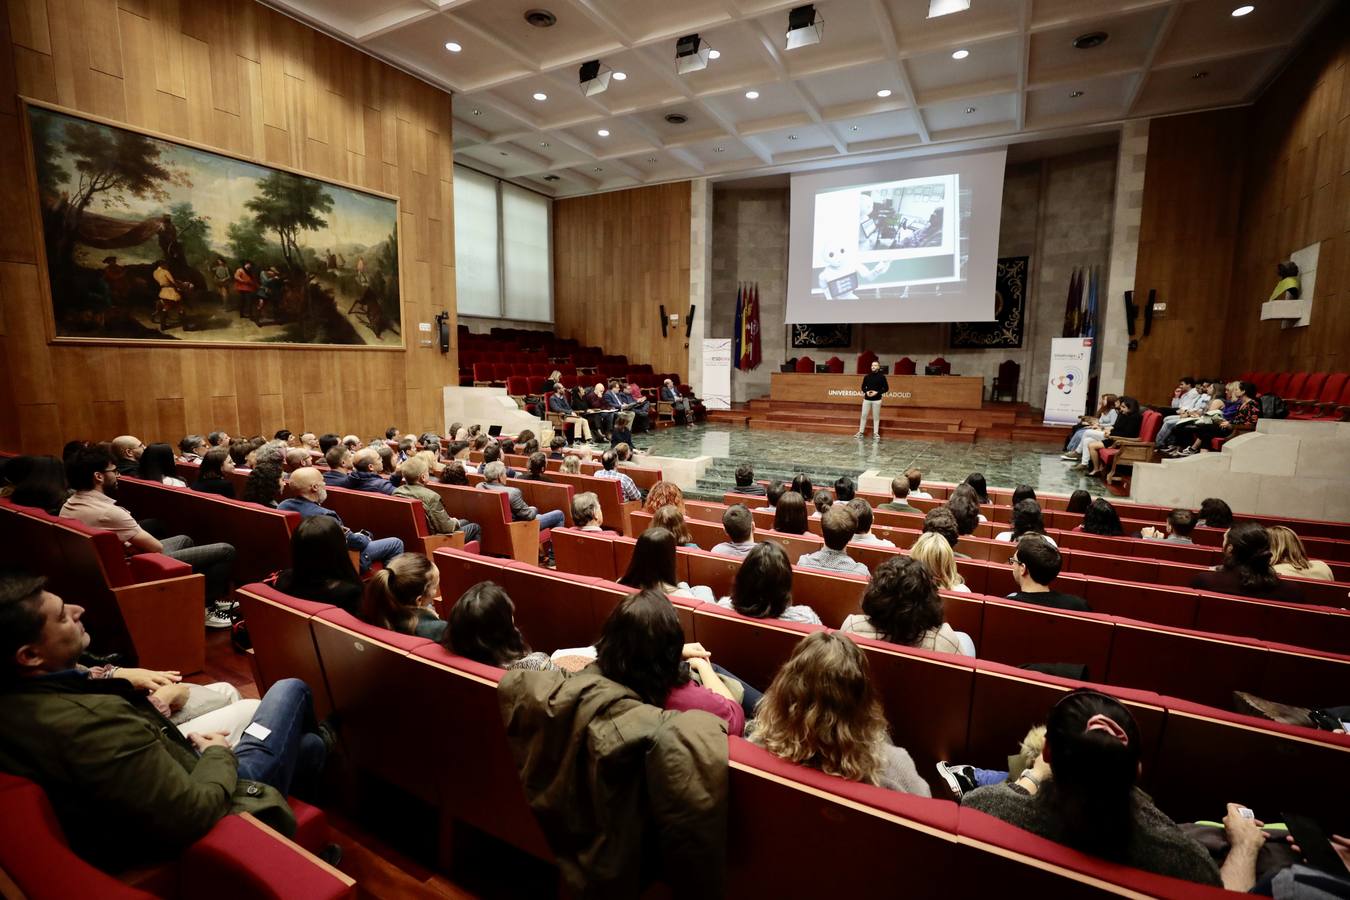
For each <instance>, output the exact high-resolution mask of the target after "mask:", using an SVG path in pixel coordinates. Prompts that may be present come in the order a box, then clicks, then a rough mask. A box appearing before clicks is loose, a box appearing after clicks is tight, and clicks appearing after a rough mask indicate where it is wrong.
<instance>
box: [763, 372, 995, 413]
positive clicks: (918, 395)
mask: <svg viewBox="0 0 1350 900" xmlns="http://www.w3.org/2000/svg"><path fill="white" fill-rule="evenodd" d="M862 380H863V376H861V375H834V374H829V373H825V372H774V373H773V374H772V375H771V376H770V382H769V399H770V400H772V401H774V402H782V403H820V404H829V405H833V406H847V407H851V408H853V409H857V408H858V406H859V404H861V403H862V399H863V397H862ZM886 383H887V384H888V385H889V386H890V390H889V391H888V392H887V393H886V395H885V396H884V397H882V409H885V408H886V407H887V406H928V407H938V408H945V409H980V408H981V407H982V406H983V403H984V378H982V377H980V376H978V375H974V376H972V375H887V376H886Z"/></svg>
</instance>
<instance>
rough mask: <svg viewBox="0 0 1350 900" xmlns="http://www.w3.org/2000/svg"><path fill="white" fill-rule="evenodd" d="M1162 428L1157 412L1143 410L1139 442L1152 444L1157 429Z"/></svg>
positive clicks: (1160, 418) (1160, 417)
mask: <svg viewBox="0 0 1350 900" xmlns="http://www.w3.org/2000/svg"><path fill="white" fill-rule="evenodd" d="M1161 427H1162V416H1161V415H1159V414H1158V412H1157V410H1152V409H1146V410H1144V423H1143V425H1142V426H1140V428H1139V440H1141V441H1143V442H1144V443H1146V444H1151V443H1153V441H1154V440H1156V439H1157V437H1158V429H1159V428H1161Z"/></svg>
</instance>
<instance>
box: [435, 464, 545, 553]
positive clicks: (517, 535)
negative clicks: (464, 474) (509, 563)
mask: <svg viewBox="0 0 1350 900" xmlns="http://www.w3.org/2000/svg"><path fill="white" fill-rule="evenodd" d="M427 487H429V488H431V489H432V490H433V491H435V492H436V493H438V494H440V495H441V502H442V503H443V504H444V505H445V511H446V512H448V513H449V514H450V515H452V516H454V517H455V518H457V519H468V520H469V521H470V522H474V523H475V524H477V525H478V526H479V527H480V528H481V529H482V530H483V532H482V535H481V538H480V540H481V543H482V551H483V552H484V553H488V554H491V555H493V556H507V557H510V558H511V559H519V560H525V561H528V562H534V561H535V560H537V559H538V558H539V544H540V542H541V541H543V540H545V538H546V536H547V534H548V533H547V532H544V533H542V534H541V533H540V531H539V520H538V519H530V520H529V521H527V522H517V521H514V520H513V519H512V518H511V501H510V499H509V498H508V497H507V495H506V492H505V491H485V490H480V489H478V488H474V487H464V486H462V485H453V484H440V483H438V482H428V483H427ZM461 539H462V538H461Z"/></svg>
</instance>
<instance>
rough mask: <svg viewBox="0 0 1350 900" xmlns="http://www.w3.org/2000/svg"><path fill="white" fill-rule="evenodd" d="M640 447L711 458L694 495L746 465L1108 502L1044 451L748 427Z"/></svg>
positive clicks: (766, 471) (696, 431)
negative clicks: (876, 473)
mask: <svg viewBox="0 0 1350 900" xmlns="http://www.w3.org/2000/svg"><path fill="white" fill-rule="evenodd" d="M637 443H638V445H639V446H642V447H647V448H650V450H651V452H652V454H654V455H657V456H674V457H682V458H688V457H693V456H711V457H713V458H714V460H715V462H714V463H713V466H712V467H711V468H710V469H709V470H708V472H707V474H706V475H705V477H704V478H703V479H701V480H700V481H699V489H698V490H697V491H694V492H691V494H693V495H695V496H697V495H705V496H707V497H720V496H721V493H722V491H724V490H725V489H726V487H727V486H728V485H730V484H732V483H733V481H734V479H733V477H732V473H734V471H735V468H736V466H737V465H739V464H740V463H742V462H747V461H748V462H749V463H750V464H751V465H753V466H754V467H755V473H756V476H757V477H760V478H783V477H784V476H786V477H789V478H790V477H791V476H792V475H793V474H794V473H796V472H806V473H807V474H809V475H811V476H812V478H813V479H815V480H816V481H818V482H820V481H824V480H826V476H828V480H830V481H833V480H834V479H835V478H837V477H838V476H839V475H851V476H853V477H857V475H858V474H859V473H861V472H863V471H865V470H867V469H879V470H880V471H881V473H882V474H883V475H891V474H899V473H900V472H902V471H904V470H905V469H907V468H909V467H910V466H918V467H919V468H920V469H923V471H924V477H925V478H931V479H933V480H935V481H953V482H955V481H962V480H964V479H965V477H966V476H967V475H969V474H970V473H971V472H983V473H984V477H985V479H986V480H987V481H988V483H989V485H990V486H991V487H1016V486H1017V485H1019V484H1029V485H1031V486H1032V487H1033V488H1035V489H1036V490H1038V491H1045V492H1048V493H1057V494H1067V493H1070V492H1072V491H1074V490H1076V489H1078V488H1084V489H1086V490H1087V491H1088V492H1090V493H1092V494H1093V495H1094V496H1095V495H1106V494H1107V490H1106V486H1105V485H1104V484H1103V483H1102V481H1101V480H1100V479H1096V478H1086V477H1084V476H1083V474H1082V470H1074V469H1071V468H1070V465H1071V464H1070V463H1067V462H1064V461H1062V460H1061V459H1060V458H1059V453H1060V451H1059V448H1058V447H1055V446H1051V445H1045V444H1027V443H1021V442H1012V441H996V440H981V441H977V442H975V443H974V444H957V443H949V442H946V441H911V440H886V439H883V440H880V441H874V440H872V438H871V437H870V436H869V437H867V438H864V439H861V440H859V439H857V438H853V437H840V436H836V435H829V434H804V433H793V432H787V431H781V432H780V431H751V430H750V429H748V428H738V427H725V426H720V425H701V426H697V427H695V428H691V429H685V428H667V429H663V430H661V431H658V432H656V433H654V434H649V435H648V434H644V435H641V436H639V437H638V440H637Z"/></svg>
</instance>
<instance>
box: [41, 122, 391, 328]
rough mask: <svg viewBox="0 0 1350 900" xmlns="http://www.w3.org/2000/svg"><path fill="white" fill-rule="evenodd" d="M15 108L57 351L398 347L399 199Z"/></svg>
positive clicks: (96, 124)
mask: <svg viewBox="0 0 1350 900" xmlns="http://www.w3.org/2000/svg"><path fill="white" fill-rule="evenodd" d="M24 112H25V115H24V120H25V122H26V123H27V141H28V144H29V146H30V148H31V151H32V154H31V159H32V165H33V171H34V176H35V185H36V190H37V192H38V199H39V204H38V206H39V215H40V218H41V240H42V246H43V248H44V252H45V256H46V268H47V271H46V275H47V278H46V282H47V285H48V288H49V291H50V304H49V306H50V319H49V323H50V329H51V330H50V332H49V333H50V335H51V337H52V339H53V340H54V341H57V342H62V343H65V342H81V343H83V342H109V341H112V342H119V343H124V342H128V341H148V342H154V343H155V344H157V345H160V346H163V345H179V346H181V345H201V344H211V345H232V346H265V347H275V346H279V345H280V346H302V347H320V346H323V347H332V346H340V347H368V348H372V349H401V348H402V347H403V345H404V344H403V304H402V298H401V294H400V291H399V240H398V223H399V212H398V200H397V198H395V197H391V196H388V195H384V194H378V193H374V192H371V191H366V190H361V189H358V188H355V187H351V186H347V185H342V184H336V183H333V182H331V181H324V180H321V179H318V178H313V177H310V176H307V175H304V174H301V173H298V172H293V171H289V170H286V169H279V168H276V167H272V166H265V165H259V164H257V163H254V162H249V161H248V160H245V159H240V158H237V157H233V156H228V155H225V154H221V153H217V152H214V151H212V150H207V149H205V148H202V147H198V146H194V145H191V144H186V143H182V142H179V141H175V140H169V139H166V138H163V137H160V136H158V135H154V134H148V133H145V132H141V131H137V130H134V129H130V128H127V127H125V126H122V125H115V124H113V123H111V122H106V121H103V120H100V119H93V118H89V117H86V116H82V115H77V114H75V113H72V112H70V111H68V110H64V109H61V108H58V107H52V106H48V105H46V104H42V103H37V102H35V101H31V100H26V101H25V110H24Z"/></svg>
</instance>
